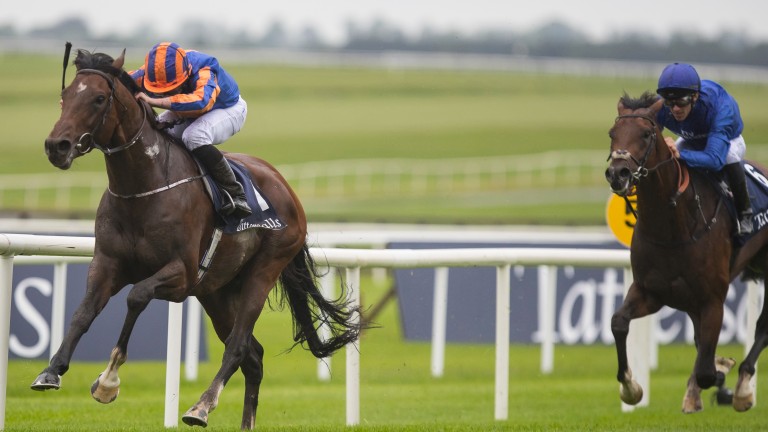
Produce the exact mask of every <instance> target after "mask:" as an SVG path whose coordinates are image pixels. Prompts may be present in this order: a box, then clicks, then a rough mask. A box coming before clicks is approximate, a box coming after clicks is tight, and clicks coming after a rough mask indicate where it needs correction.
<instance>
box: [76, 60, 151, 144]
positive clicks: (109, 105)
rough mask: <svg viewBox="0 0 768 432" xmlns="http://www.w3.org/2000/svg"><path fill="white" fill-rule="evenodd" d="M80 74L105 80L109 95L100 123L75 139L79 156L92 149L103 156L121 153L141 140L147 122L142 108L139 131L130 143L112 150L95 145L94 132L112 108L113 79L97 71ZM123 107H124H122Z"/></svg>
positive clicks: (81, 71) (90, 70)
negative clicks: (91, 75)
mask: <svg viewBox="0 0 768 432" xmlns="http://www.w3.org/2000/svg"><path fill="white" fill-rule="evenodd" d="M81 73H83V74H96V75H99V76H101V77H103V78H104V79H105V80H107V84H109V90H110V94H109V99H108V101H107V107H106V108H105V109H104V114H103V115H102V117H101V122H100V123H97V124H96V126H95V127H94V128H93V130H92V131H91V132H85V133H84V134H82V135H80V138H78V139H77V144H75V149H77V151H79V152H80V154H86V153H88V152H90V151H91V150H93V149H94V148H96V149H99V150H101V152H102V153H104V154H105V155H107V156H109V155H111V154H114V153H117V152H119V151H123V150H125V149H127V148H129V147H131V146H132V145H134V144H136V142H137V141H139V139H140V138H141V133H142V131H143V130H144V124H145V123H146V122H147V113H146V111H144V108H143V107H142V112H143V114H144V115H143V117H142V120H141V126H140V127H139V130H138V131H137V132H136V135H134V136H133V138H132V139H131V140H130V141H128V142H127V143H125V144H123V145H120V146H117V147H112V148H107V147H104V146H101V145H99V144H97V143H96V140H95V139H94V136H95V135H96V132H97V131H98V129H99V128H100V127H102V126H103V125H104V124H105V123H106V122H107V114H109V110H110V109H111V108H112V101H113V100H115V83H114V79H113V78H112V77H111V76H109V75H108V74H106V73H104V72H102V71H100V70H97V69H80V70H78V71H77V74H78V75H79V74H81ZM117 101H118V103H120V105H123V103H122V102H120V100H117ZM123 107H125V105H123ZM86 138H87V139H88V141H89V143H88V144H84V142H83V140H84V139H86Z"/></svg>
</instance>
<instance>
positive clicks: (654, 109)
mask: <svg viewBox="0 0 768 432" xmlns="http://www.w3.org/2000/svg"><path fill="white" fill-rule="evenodd" d="M662 104H664V99H662V98H661V97H658V98H657V99H656V102H654V103H653V105H651V106H650V107H648V109H650V110H651V112H653V113H654V114H656V113H657V112H659V111H660V110H661V105H662Z"/></svg>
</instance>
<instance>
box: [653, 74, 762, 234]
mask: <svg viewBox="0 0 768 432" xmlns="http://www.w3.org/2000/svg"><path fill="white" fill-rule="evenodd" d="M656 92H657V93H658V94H659V96H661V97H662V98H664V106H663V107H662V108H661V110H659V113H658V115H657V120H658V122H659V124H660V125H662V127H666V128H667V129H669V130H670V131H672V132H674V133H675V134H676V135H677V136H678V139H677V141H674V140H673V139H672V138H669V137H665V140H666V141H667V145H669V146H670V149H671V150H672V151H673V153H674V154H675V156H677V157H679V158H680V159H681V160H683V161H684V162H685V163H686V164H687V165H688V166H690V167H694V168H702V169H705V170H709V171H714V172H719V171H723V172H724V173H725V174H726V176H727V178H728V183H729V184H730V186H731V190H732V192H733V198H734V204H735V206H736V209H737V211H738V213H739V216H738V219H739V220H738V231H739V234H741V235H745V234H750V233H751V232H752V231H753V227H752V205H751V203H750V199H749V192H748V191H747V185H746V178H745V175H744V169H743V168H742V166H741V161H742V159H744V153H745V152H746V143H745V142H744V138H743V137H742V136H741V132H742V130H744V123H743V121H742V120H741V114H740V113H739V105H738V104H737V103H736V100H735V99H734V98H733V97H732V96H731V95H730V94H728V92H726V91H725V89H724V88H723V87H722V86H720V85H719V84H718V83H716V82H714V81H709V80H701V79H699V74H698V73H697V72H696V69H694V68H693V66H691V65H689V64H685V63H673V64H670V65H669V66H667V67H666V68H665V69H664V71H663V72H662V73H661V76H660V77H659V85H658V89H657V90H656Z"/></svg>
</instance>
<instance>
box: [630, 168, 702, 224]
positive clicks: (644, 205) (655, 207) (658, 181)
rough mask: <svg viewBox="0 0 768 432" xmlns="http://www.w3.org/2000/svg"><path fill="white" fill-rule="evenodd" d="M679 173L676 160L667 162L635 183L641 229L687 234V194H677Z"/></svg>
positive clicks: (688, 216) (689, 219)
mask: <svg viewBox="0 0 768 432" xmlns="http://www.w3.org/2000/svg"><path fill="white" fill-rule="evenodd" d="M678 175H679V172H678V170H677V166H676V164H675V163H666V164H663V165H661V166H658V169H656V170H654V171H653V172H651V173H649V174H648V176H647V177H645V178H644V179H643V180H642V181H641V182H640V183H639V184H638V186H637V211H638V224H640V225H641V226H642V227H643V228H644V231H648V230H652V231H653V232H654V233H655V234H656V235H661V236H664V237H665V238H675V237H679V236H687V235H689V233H688V229H689V224H690V223H691V222H692V219H691V216H690V215H689V214H688V212H687V208H688V206H687V203H686V202H685V200H687V199H688V197H687V196H686V195H687V194H684V195H680V196H678V192H677V191H678V186H679V177H678Z"/></svg>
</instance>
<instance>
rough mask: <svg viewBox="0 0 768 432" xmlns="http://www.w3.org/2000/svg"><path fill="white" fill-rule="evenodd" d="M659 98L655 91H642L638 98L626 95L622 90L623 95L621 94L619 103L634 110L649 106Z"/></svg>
mask: <svg viewBox="0 0 768 432" xmlns="http://www.w3.org/2000/svg"><path fill="white" fill-rule="evenodd" d="M658 100H659V95H657V94H656V93H653V92H650V91H646V92H643V94H642V95H640V97H639V98H633V97H631V96H630V95H628V94H627V93H626V92H624V95H622V96H621V103H622V104H623V105H624V107H625V108H628V109H631V110H636V109H640V108H650V107H651V105H653V104H654V103H656V101H658Z"/></svg>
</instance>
